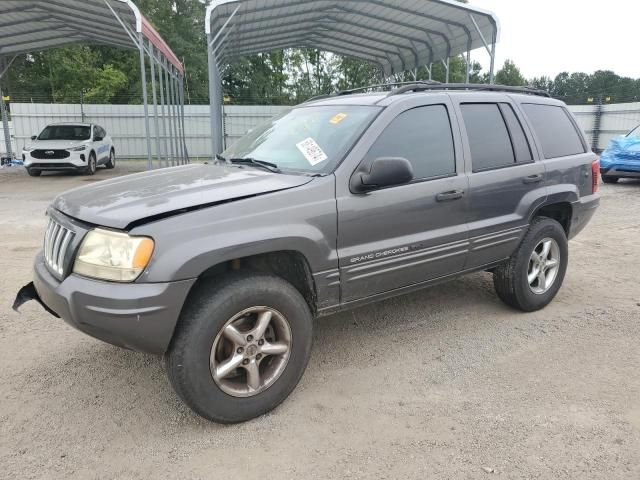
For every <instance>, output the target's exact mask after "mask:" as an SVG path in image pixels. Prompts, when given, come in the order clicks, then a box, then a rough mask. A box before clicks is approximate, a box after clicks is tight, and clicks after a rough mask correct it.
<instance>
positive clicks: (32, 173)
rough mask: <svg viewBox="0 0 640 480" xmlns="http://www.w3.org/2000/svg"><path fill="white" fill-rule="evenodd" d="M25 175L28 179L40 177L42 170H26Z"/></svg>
mask: <svg viewBox="0 0 640 480" xmlns="http://www.w3.org/2000/svg"><path fill="white" fill-rule="evenodd" d="M27 173H28V174H29V176H30V177H39V176H40V175H42V170H32V169H30V168H27Z"/></svg>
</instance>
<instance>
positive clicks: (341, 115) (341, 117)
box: [329, 113, 349, 125]
mask: <svg viewBox="0 0 640 480" xmlns="http://www.w3.org/2000/svg"><path fill="white" fill-rule="evenodd" d="M348 116H349V115H347V114H346V113H339V114H337V115H336V116H335V117H333V118H332V119H331V120H329V123H330V124H332V125H338V124H339V123H340V122H342V121H343V120H344V119H345V118H347V117H348Z"/></svg>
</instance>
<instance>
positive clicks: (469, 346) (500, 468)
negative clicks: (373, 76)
mask: <svg viewBox="0 0 640 480" xmlns="http://www.w3.org/2000/svg"><path fill="white" fill-rule="evenodd" d="M139 165H140V164H137V165H135V166H126V167H125V166H124V164H122V163H121V164H120V166H119V168H118V169H117V170H116V173H115V174H118V173H120V174H122V173H124V172H125V171H128V170H132V169H135V168H138V166H139ZM113 175H114V173H112V172H106V171H102V170H101V171H99V172H98V174H97V175H96V176H95V177H93V178H87V177H83V176H62V175H56V176H51V175H47V176H43V177H41V178H29V177H27V176H26V174H25V173H24V172H23V171H22V170H21V169H17V168H16V169H12V170H9V169H6V170H0V239H1V240H0V241H1V242H2V244H3V248H2V256H1V257H0V269H1V270H2V272H3V275H2V276H1V278H0V305H1V306H0V364H1V365H2V367H1V368H0V402H1V405H0V477H2V478H7V479H15V478H20V479H32V478H37V479H56V478H79V479H93V478H101V479H102V478H123V479H128V478H132V479H137V478H145V479H146V478H179V479H189V478H203V479H204V478H207V479H209V478H243V479H253V478H256V479H257V478H260V479H265V478H278V479H288V478H292V479H293V478H295V479H299V478H318V479H326V478H456V479H458V478H463V479H464V478H474V479H475V478H485V477H487V478H491V477H494V476H495V477H502V478H545V479H547V478H548V479H562V478H571V479H590V478H606V479H613V478H628V479H638V478H640V350H639V345H640V283H639V280H638V275H639V272H640V182H625V183H621V184H620V185H613V186H609V185H607V186H603V188H602V191H603V205H602V208H601V209H600V210H599V212H598V214H597V216H596V218H595V219H594V221H593V222H592V223H591V224H590V226H589V227H588V229H587V230H586V231H585V232H584V233H583V234H582V235H581V236H579V237H578V239H577V240H576V241H573V242H571V247H570V250H571V255H572V258H571V263H570V267H569V272H568V275H567V278H566V281H565V285H564V287H563V288H562V290H561V291H560V294H559V296H558V297H557V299H556V300H555V302H554V303H553V304H552V305H551V306H550V307H548V308H547V309H546V310H544V311H542V312H537V313H532V314H521V313H518V312H514V311H512V310H510V309H508V308H507V307H505V306H504V305H503V304H501V303H500V302H499V301H498V299H497V297H496V296H495V294H494V292H493V289H492V283H491V277H490V276H489V275H488V274H476V275H471V276H469V277H466V278H462V279H460V280H457V281H454V282H452V283H449V284H447V285H441V286H438V287H435V288H432V289H430V290H426V291H424V292H420V293H416V294H412V295H408V296H404V297H400V298H397V299H393V300H389V301H385V302H382V303H380V304H377V305H374V306H369V307H366V308H361V309H359V310H356V311H354V312H351V313H345V314H339V315H335V316H332V317H329V318H326V319H323V320H320V321H319V322H317V326H316V331H315V345H314V351H313V357H312V359H311V362H310V364H309V369H308V370H307V372H306V374H305V376H304V377H303V380H302V382H301V383H300V385H299V386H298V388H297V390H296V391H295V392H294V393H293V395H292V396H291V397H290V398H289V399H288V400H287V401H286V402H285V403H284V404H283V405H282V406H281V407H279V408H278V409H277V410H275V411H274V412H272V413H270V414H268V415H266V416H264V417H261V418H259V419H256V420H254V421H251V422H248V423H245V424H242V425H236V426H219V425H215V424H211V423H208V422H206V421H204V420H202V419H200V418H199V417H197V416H196V415H194V414H193V413H191V411H190V410H188V409H187V408H186V407H185V406H183V405H182V404H181V403H180V401H179V400H178V399H177V398H176V396H175V395H174V393H173V391H172V390H171V388H170V386H169V384H168V381H167V379H166V377H165V375H164V372H163V368H162V364H161V361H160V359H159V358H156V357H153V356H146V355H141V354H137V353H133V352H128V351H125V350H120V349H118V348H115V347H111V346H109V345H106V344H103V343H100V342H98V341H96V340H93V339H91V338H89V337H87V336H85V335H83V334H81V333H79V332H76V331H74V330H72V329H71V328H70V327H68V326H67V325H66V324H64V323H63V322H62V321H60V320H57V319H55V318H53V317H51V316H49V315H47V314H46V313H45V312H43V311H42V309H41V308H40V307H38V306H37V305H35V304H33V305H32V304H28V305H26V306H25V307H24V309H23V313H22V314H21V315H18V314H16V313H14V312H12V311H11V310H10V308H9V306H10V303H11V302H12V301H13V298H14V295H15V293H16V291H17V290H18V288H19V287H21V286H22V285H24V284H26V283H28V282H29V280H30V275H31V274H30V265H31V261H32V259H33V257H34V255H35V254H36V252H37V251H38V249H39V248H40V244H41V239H42V237H43V230H44V226H45V220H44V216H43V215H44V211H45V208H46V206H47V205H48V203H49V202H50V201H51V199H52V198H53V196H54V195H55V194H56V193H58V192H60V191H63V190H66V189H68V188H72V187H74V186H77V185H86V182H88V181H99V180H102V179H104V178H108V177H110V176H113Z"/></svg>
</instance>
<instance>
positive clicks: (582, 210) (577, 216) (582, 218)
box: [569, 193, 600, 239]
mask: <svg viewBox="0 0 640 480" xmlns="http://www.w3.org/2000/svg"><path fill="white" fill-rule="evenodd" d="M572 206H573V208H572V210H573V216H572V217H571V228H570V230H569V239H572V238H574V237H575V236H576V235H578V234H579V233H580V232H582V230H584V228H585V227H586V226H587V224H588V223H589V222H590V221H591V219H592V218H593V216H594V215H595V213H596V210H597V209H598V207H599V206H600V194H598V193H594V194H593V195H588V196H585V197H582V198H581V199H580V200H578V201H577V202H574V203H573V204H572Z"/></svg>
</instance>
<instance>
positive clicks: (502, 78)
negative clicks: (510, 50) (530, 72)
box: [496, 60, 527, 87]
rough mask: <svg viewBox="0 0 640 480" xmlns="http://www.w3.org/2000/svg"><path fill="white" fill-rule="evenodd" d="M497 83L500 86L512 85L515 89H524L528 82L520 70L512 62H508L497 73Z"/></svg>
mask: <svg viewBox="0 0 640 480" xmlns="http://www.w3.org/2000/svg"><path fill="white" fill-rule="evenodd" d="M496 83H497V84H499V85H510V86H514V87H522V86H523V85H526V83H527V80H526V79H525V78H524V76H522V73H520V69H519V68H518V67H516V64H515V63H514V62H513V61H512V60H506V61H505V62H504V66H503V67H502V68H501V69H500V70H498V73H496Z"/></svg>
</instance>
